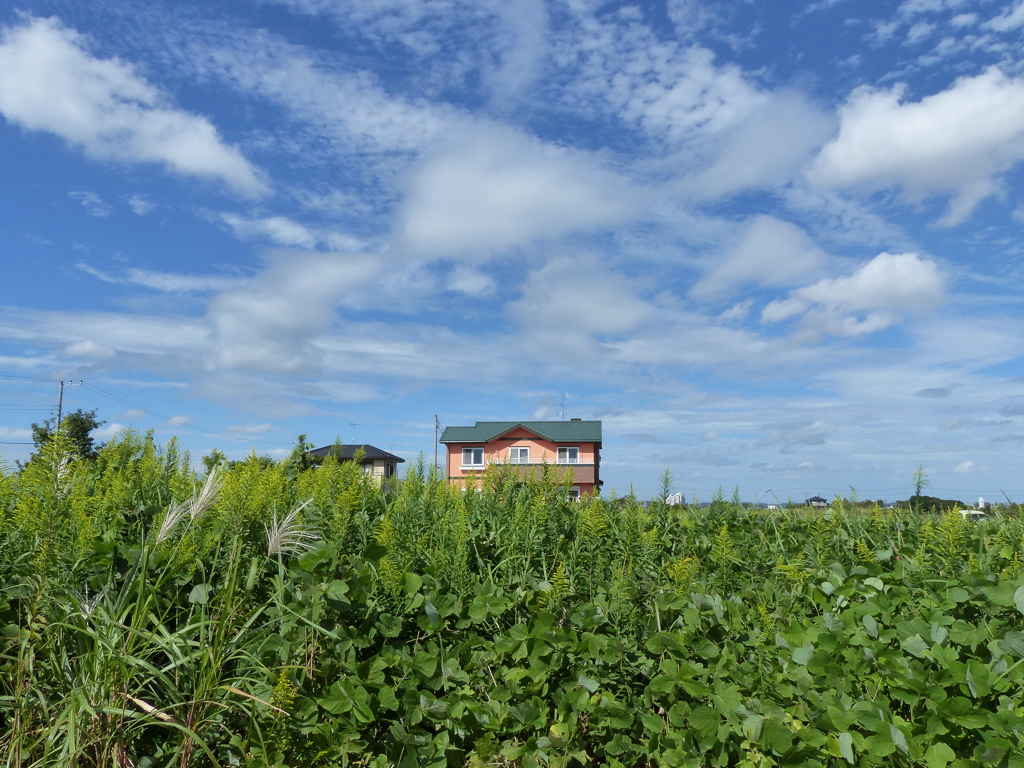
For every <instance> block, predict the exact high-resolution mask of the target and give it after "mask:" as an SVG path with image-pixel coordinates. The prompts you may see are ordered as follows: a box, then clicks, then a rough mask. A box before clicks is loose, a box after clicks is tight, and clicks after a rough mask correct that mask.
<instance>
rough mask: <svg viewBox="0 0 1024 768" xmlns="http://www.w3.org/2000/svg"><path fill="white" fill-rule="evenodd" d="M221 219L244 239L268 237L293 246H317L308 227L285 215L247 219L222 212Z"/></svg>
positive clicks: (281, 243) (273, 240)
mask: <svg viewBox="0 0 1024 768" xmlns="http://www.w3.org/2000/svg"><path fill="white" fill-rule="evenodd" d="M220 219H221V221H223V222H224V223H225V224H227V225H228V226H229V227H231V229H232V230H233V231H234V233H235V235H236V236H237V237H240V238H242V239H266V240H270V241H271V242H272V243H275V244H277V245H283V246H286V247H291V248H310V249H311V248H315V247H316V245H317V238H316V236H315V235H313V234H312V233H311V232H310V231H309V230H308V229H306V228H305V227H304V226H302V225H301V224H299V223H298V222H295V221H292V220H291V219H289V218H287V217H285V216H268V217H266V218H262V219H245V218H243V217H241V216H236V215H235V214H233V213H222V214H221V215H220Z"/></svg>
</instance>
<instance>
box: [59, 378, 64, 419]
mask: <svg viewBox="0 0 1024 768" xmlns="http://www.w3.org/2000/svg"><path fill="white" fill-rule="evenodd" d="M63 408H64V380H63V379H61V382H60V391H59V392H58V393H57V429H60V416H61V411H62V409H63Z"/></svg>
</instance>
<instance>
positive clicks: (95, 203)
mask: <svg viewBox="0 0 1024 768" xmlns="http://www.w3.org/2000/svg"><path fill="white" fill-rule="evenodd" d="M68 197H70V198H71V199H72V200H77V201H78V202H79V203H81V204H82V207H83V208H85V210H86V211H88V212H89V215H90V216H96V217H99V218H103V217H106V216H109V215H110V214H112V213H113V212H114V209H113V208H112V207H111V206H110V205H108V204H107V203H105V202H104V201H103V198H102V197H100V196H99V195H98V194H97V193H96V192H85V191H80V190H75V191H72V192H68Z"/></svg>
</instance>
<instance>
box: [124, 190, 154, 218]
mask: <svg viewBox="0 0 1024 768" xmlns="http://www.w3.org/2000/svg"><path fill="white" fill-rule="evenodd" d="M128 205H129V206H130V207H131V209H132V213H134V214H136V215H137V216H145V215H147V214H150V213H152V212H153V211H155V210H156V203H154V202H153V201H152V200H150V199H149V198H148V197H146V196H145V195H132V196H131V197H129V198H128Z"/></svg>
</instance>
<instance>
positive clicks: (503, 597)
mask: <svg viewBox="0 0 1024 768" xmlns="http://www.w3.org/2000/svg"><path fill="white" fill-rule="evenodd" d="M291 470H292V467H290V466H289V465H287V464H280V465H273V464H270V465H268V464H267V463H266V462H263V461H261V460H259V459H258V458H257V457H255V456H253V457H250V459H249V460H247V461H243V462H241V463H239V464H236V465H233V466H231V467H217V468H214V469H213V470H211V471H210V472H209V473H208V474H207V475H206V476H199V475H197V474H196V473H195V471H194V470H193V469H192V468H191V462H190V457H189V456H188V455H187V454H185V453H183V452H181V451H179V450H178V448H177V445H176V444H175V443H174V442H172V443H170V444H169V445H167V446H164V447H159V446H157V445H156V444H155V443H154V441H153V440H152V436H151V435H139V434H134V433H128V434H126V435H124V436H123V437H121V438H120V439H118V440H116V441H113V442H111V443H109V444H108V445H106V446H105V447H104V448H103V450H102V451H101V452H100V454H99V457H98V458H97V459H96V460H95V461H92V462H79V461H76V460H74V459H73V458H72V452H71V448H70V446H69V445H68V444H67V443H66V442H64V441H62V440H61V439H60V438H59V437H58V439H55V440H54V441H52V442H51V443H50V444H48V445H47V446H46V447H45V448H44V449H43V450H42V452H41V454H40V456H39V457H38V458H37V459H35V460H33V461H32V462H31V463H30V464H29V465H28V466H27V467H26V468H25V469H24V470H23V471H21V472H18V473H15V472H13V471H11V470H10V469H4V470H3V472H2V473H0V552H2V553H3V554H2V556H0V590H2V591H0V627H2V629H3V636H2V638H0V755H2V756H3V760H4V764H5V765H7V766H19V768H20V767H21V766H111V765H117V766H127V765H138V766H142V765H177V766H181V768H186V767H187V766H189V765H211V764H218V765H220V764H228V763H238V762H245V761H255V762H253V763H252V764H263V765H270V764H286V763H287V761H288V760H293V761H294V760H296V759H299V756H304V757H302V759H303V760H306V761H312V762H311V764H323V765H343V764H381V765H383V764H385V763H380V762H378V763H373V760H376V759H377V757H379V756H381V755H387V758H386V760H389V761H393V762H397V763H401V762H402V761H406V764H412V763H409V762H408V761H409V760H411V759H413V758H410V757H409V756H410V755H414V754H419V755H420V756H421V757H422V755H423V754H426V751H429V750H428V746H429V745H434V746H432V747H429V749H435V750H440V752H436V753H431V754H435V757H434V758H433V759H435V761H436V760H448V761H455V763H456V764H457V763H458V761H459V760H460V759H462V758H457V757H453V755H456V754H462V755H464V756H468V754H469V753H468V752H465V750H467V749H469V747H466V746H461V747H459V749H462V750H464V751H463V752H458V751H457V750H456V751H452V750H455V747H454V746H452V745H453V744H454V742H453V741H452V739H455V740H460V739H461V740H462V742H464V744H471V743H475V741H474V739H477V738H481V739H483V738H484V736H485V735H486V734H487V733H492V732H491V731H490V730H488V729H489V728H491V725H488V723H490V724H492V725H494V723H497V722H499V721H500V722H506V721H505V720H501V719H500V718H499V719H498V720H495V718H497V717H498V714H497V713H498V712H499V709H500V707H499V706H498V703H496V702H500V701H501V699H490V698H489V697H490V695H491V694H490V692H491V691H492V690H493V691H497V692H498V693H497V694H496V695H498V696H505V695H506V694H505V693H502V691H506V690H507V691H512V692H514V691H517V690H520V689H521V687H522V686H523V685H526V683H525V682H524V681H523V679H522V677H521V675H520V673H519V672H515V673H513V672H508V674H510V675H513V677H514V678H515V680H514V681H513V680H505V681H502V680H499V679H498V677H497V676H496V672H495V670H496V669H497V668H498V667H499V666H500V665H499V657H500V655H501V654H502V653H505V652H506V650H501V649H503V648H505V645H502V643H508V644H509V645H508V648H507V652H508V653H518V652H519V651H516V650H515V649H516V648H518V647H519V646H517V645H515V643H516V642H520V641H519V640H514V638H515V637H518V635H515V633H514V632H513V635H511V636H510V637H513V639H509V640H502V641H501V643H498V645H497V646H496V647H495V648H492V649H488V648H487V647H485V646H483V645H481V644H480V643H481V642H482V641H480V640H473V641H472V642H469V641H464V640H463V639H462V635H460V634H459V633H461V632H463V631H468V630H469V629H473V631H481V632H482V631H484V630H486V633H489V634H490V635H491V636H492V637H494V638H498V637H504V636H505V635H504V634H503V633H507V632H512V628H514V627H516V626H519V625H521V624H522V623H523V622H530V621H535V620H536V617H537V616H538V615H542V614H543V615H550V617H551V621H553V622H556V623H557V625H558V626H561V625H562V624H564V623H566V622H568V623H570V624H571V623H573V622H576V623H577V624H578V626H579V630H578V631H579V632H580V633H582V634H581V635H580V637H581V638H583V639H578V642H579V643H581V644H582V645H581V646H580V647H585V648H586V649H587V650H586V653H587V654H591V653H593V654H597V656H598V657H600V658H604V656H602V654H604V655H605V656H607V658H609V659H611V658H615V653H619V652H618V651H615V653H613V650H614V647H615V646H613V645H608V643H610V642H611V641H610V640H609V639H608V637H611V636H612V635H614V637H616V638H618V639H617V640H615V642H617V643H620V644H621V643H627V644H628V643H634V642H635V643H639V645H638V646H637V647H638V648H643V647H645V646H644V643H646V642H647V639H646V638H649V637H651V636H652V635H654V634H656V633H659V632H664V631H668V630H670V629H673V628H675V629H680V628H682V627H688V629H687V631H694V632H697V631H700V632H706V633H710V634H709V635H708V636H709V637H715V636H716V635H715V633H716V632H717V633H720V632H722V631H723V630H722V627H723V626H725V625H730V624H731V625H739V624H744V625H749V627H751V628H754V629H757V631H758V632H760V633H762V634H763V635H764V636H765V637H769V636H771V633H774V632H775V631H777V630H779V629H780V628H782V627H786V626H789V625H791V623H792V622H794V621H796V622H799V621H807V620H809V618H808V617H813V616H817V615H820V614H821V613H822V612H823V611H824V609H823V608H822V607H821V605H822V603H821V600H822V599H824V598H823V597H821V593H820V591H816V590H817V589H818V587H817V586H816V585H819V584H820V583H821V582H823V581H825V580H828V579H829V578H832V574H833V573H834V571H833V570H832V569H833V568H834V566H835V564H840V566H841V568H842V570H843V573H850V572H852V570H853V569H855V568H858V567H860V568H869V569H874V570H875V571H879V569H891V570H892V572H893V573H898V574H900V578H904V575H905V574H912V578H911V577H910V576H907V578H909V579H911V580H910V581H908V583H910V584H911V585H912V586H911V588H912V589H913V590H917V591H918V592H920V594H922V595H925V594H927V593H929V590H930V589H932V588H931V587H929V586H928V585H929V584H930V583H931V582H932V581H934V580H935V579H944V578H958V579H959V578H961V577H963V578H967V576H968V575H969V574H988V575H987V576H980V575H979V576H977V577H976V578H986V579H989V581H988V582H986V583H987V584H992V583H995V581H993V580H998V579H999V578H1016V577H1017V576H1018V574H1019V573H1020V571H1021V568H1022V561H1024V555H1022V552H1024V526H1022V525H1021V523H1020V521H1018V520H1016V519H1010V520H1003V521H999V522H989V523H972V522H967V521H964V520H963V519H962V518H960V516H959V515H949V516H946V517H944V518H935V517H932V516H927V515H917V514H913V513H901V512H895V511H891V510H881V509H877V508H876V509H874V510H869V511H867V512H865V511H861V510H855V509H853V508H850V507H849V506H848V505H845V504H843V503H842V501H841V500H839V501H837V502H836V503H835V504H834V505H833V506H832V508H831V509H829V510H826V511H825V512H823V513H822V512H810V511H808V510H778V511H771V512H768V511H760V510H748V509H744V508H743V507H742V506H740V505H738V504H736V503H730V502H726V501H725V500H724V499H722V498H716V500H715V501H714V502H713V503H712V504H711V505H710V506H709V507H707V508H698V507H681V506H668V505H666V504H665V503H663V501H655V502H653V503H651V504H649V505H642V504H640V503H639V502H638V500H636V499H635V498H632V497H626V498H624V499H598V498H589V499H584V500H582V501H579V502H574V501H572V500H570V499H568V497H567V486H566V481H565V479H564V478H561V477H557V476H554V475H550V476H545V477H540V478H537V479H531V480H527V481H525V482H522V481H520V479H519V478H518V476H516V475H515V474H514V471H513V468H510V467H502V466H499V465H494V466H491V467H489V468H488V470H487V472H486V473H485V474H484V475H483V476H482V477H481V478H479V479H478V481H477V483H476V485H475V486H474V487H470V488H464V487H459V486H455V485H449V484H448V483H446V482H445V481H444V480H443V479H442V478H441V477H439V476H438V475H437V474H436V473H432V472H429V471H427V469H426V467H425V466H424V463H423V462H422V461H420V462H419V463H418V464H416V465H413V466H412V467H411V468H410V470H409V471H408V473H407V476H406V478H405V479H404V480H402V481H401V482H395V483H392V485H391V486H390V487H389V488H388V489H387V490H384V489H382V488H381V487H380V486H379V485H377V484H375V483H374V482H373V481H372V480H371V479H369V478H367V477H366V476H365V475H363V473H362V472H361V471H360V468H359V467H358V466H357V465H354V464H352V463H338V462H337V461H335V460H334V459H333V458H328V459H327V460H326V461H325V462H324V464H323V465H322V466H321V467H319V468H316V469H311V470H307V471H304V472H299V473H295V472H293V471H291ZM879 572H881V571H879ZM816 601H817V602H816ZM730 617H732V618H730ZM598 627H604V629H600V631H599V630H598ZM515 631H516V632H518V631H519V630H515ZM523 631H526V630H523ZM574 631H576V630H574ZM595 633H596V634H595ZM600 633H605V634H600ZM607 633H612V634H611V635H608V634H607ZM606 635H607V636H606ZM588 638H589V639H588ZM602 638H604V639H602ZM521 641H522V642H523V643H524V645H523V646H522V647H523V650H522V653H523V654H524V655H523V657H522V658H523V659H524V661H523V663H524V664H526V663H527V662H526V661H525V659H526V658H527V656H528V655H529V654H532V653H534V652H535V651H536V646H538V644H540V641H539V640H531V641H529V643H528V642H527V638H526V637H525V636H523V637H522V638H521ZM530 643H532V645H530ZM588 644H589V645H588ZM410 649H412V650H410ZM545 653H547V654H549V655H548V656H544V657H543V658H544V664H549V663H550V664H551V665H554V666H557V664H569V663H570V662H569V661H566V660H565V659H567V658H569V657H568V656H567V657H565V658H563V660H562V661H556V660H555V657H554V656H551V655H550V654H552V653H554V651H553V650H551V649H549V650H548V651H545ZM559 653H565V652H563V651H559ZM758 653H762V651H758ZM495 654H497V655H495ZM570 655H571V654H570ZM530 658H533V657H530ZM537 658H541V657H537ZM762 662H763V663H764V664H767V665H768V666H770V665H771V664H772V663H774V662H773V661H771V659H769V658H768V657H767V656H766V657H764V659H762ZM531 663H532V664H533V665H534V666H532V667H529V668H530V669H532V670H533V671H532V672H530V673H529V674H532V675H537V676H541V677H542V676H543V675H542V672H541V671H540V668H539V667H538V666H537V664H539V663H540V662H537V661H536V660H535V661H534V662H531ZM609 663H611V662H609ZM615 663H616V664H620V665H621V664H625V661H621V660H620V661H619V662H615ZM622 668H623V670H625V669H626V667H622ZM764 669H768V667H765V668H764ZM648 673H649V672H644V673H642V674H641V679H643V674H648ZM574 674H575V673H574ZM578 674H583V673H582V672H579V673H578ZM588 674H589V673H588ZM595 674H596V673H595ZM623 674H625V672H623ZM630 674H632V673H630ZM758 674H759V675H761V676H760V677H759V678H758V679H759V680H760V682H758V683H757V686H759V687H756V691H755V692H760V693H764V692H765V691H769V690H770V689H772V686H773V685H774V683H772V682H771V674H769V673H768V672H763V674H762V673H761V672H759V673H758ZM634 677H635V676H634ZM539 679H540V677H538V680H539ZM574 679H575V678H574ZM581 679H587V680H588V679H590V678H587V677H586V675H584V678H581ZM417 681H418V682H417ZM481 681H490V682H487V683H486V685H485V684H484V682H481ZM413 683H415V685H417V686H419V688H417V689H416V690H419V691H420V693H417V694H416V695H415V696H413V694H412V693H408V691H411V690H413V688H411V687H405V688H403V686H412V685H413ZM621 684H622V685H623V686H625V687H626V688H625V689H631V688H630V687H631V686H632V687H634V688H635V686H636V685H638V683H637V682H636V679H634V678H630V677H629V675H626V676H625V677H623V678H622V683H621ZM537 685H538V686H539V687H537V689H536V690H537V691H540V690H541V688H542V687H543V686H541V685H540V683H538V684H537ZM545 685H555V683H554V682H550V683H545ZM585 685H590V683H585ZM577 687H578V686H577ZM403 690H405V691H407V693H406V694H404V695H407V696H408V697H411V698H409V699H408V701H406V700H405V699H401V698H400V697H399V695H398V694H399V693H401V691H403ZM524 690H526V689H524ZM530 690H532V689H530ZM638 690H639V689H638ZM513 695H518V694H514V693H508V696H513ZM531 695H534V694H530V695H526V694H523V696H524V698H523V699H522V702H521V703H520V704H516V705H515V706H516V707H519V709H513V710H509V708H508V706H506V707H505V709H500V711H501V712H504V713H505V714H503V715H502V717H504V718H506V720H507V718H509V717H511V718H513V720H515V718H520V720H521V723H520V725H521V726H522V727H526V726H525V725H523V723H526V722H527V721H528V719H529V717H531V716H532V715H530V713H531V712H532V710H531V709H530V708H529V707H534V708H538V707H541V699H540V698H537V699H536V700H534V699H533V698H530V696H531ZM536 695H538V696H539V694H536ZM560 695H561V694H560ZM566 695H568V694H566ZM575 695H576V694H573V696H575ZM637 695H643V694H642V691H640V693H638V694H637ZM442 696H443V697H444V699H445V701H447V702H448V703H446V704H444V707H441V705H435V704H433V703H432V702H436V701H437V700H439V698H440V697H442ZM573 700H575V699H573ZM458 702H462V703H458ZM488 702H489V703H488ZM531 702H532V703H531ZM527 704H529V707H528V706H527ZM509 706H511V705H509ZM581 706H582V705H581ZM588 706H589V705H588ZM432 707H433V709H432ZM442 709H443V712H442ZM510 711H511V712H513V714H512V715H510V714H508V712H510ZM399 713H406V714H402V715H401V716H400V717H399ZM409 713H412V714H409ZM467 713H473V714H472V717H470V714H467ZM488 713H490V714H488ZM389 718H391V719H389ZM395 718H397V719H395ZM467 718H468V719H467ZM426 722H430V723H433V725H432V726H431V728H429V729H427V731H423V724H424V723H426ZM509 722H512V721H509ZM494 727H495V728H497V727H498V726H497V725H494ZM502 727H504V726H502ZM517 727H518V726H517ZM537 727H540V726H537ZM544 727H547V726H546V725H545V726H544ZM421 731H423V733H425V734H426V735H423V734H421V735H419V736H416V735H415V734H416V733H420V732H421ZM442 732H443V733H445V734H447V735H446V736H445V737H444V738H445V739H447V740H448V741H443V740H441V737H440V736H439V735H438V734H440V733H442ZM460 734H461V735H460ZM487 738H491V737H490V736H488V737H487ZM581 738H582V736H581ZM403 739H407V741H403ZM423 739H426V741H423ZM442 742H443V743H442ZM488 743H489V742H487V741H486V740H484V741H482V742H481V746H480V750H482V751H481V752H480V753H479V754H484V753H486V749H487V747H486V745H487V744H488ZM396 745H397V746H396ZM402 745H405V746H402ZM445 745H447V746H445ZM314 746H315V748H314ZM425 750H426V751H425ZM446 750H447V751H446ZM446 754H447V755H448V757H445V755H446ZM507 754H512V753H511V752H509V753H507ZM437 755H440V757H437ZM416 759H419V758H416ZM424 759H425V758H424ZM466 759H468V757H466ZM509 759H511V758H509ZM260 761H262V762H260ZM275 761H277V763H275ZM281 761H284V762H281ZM292 764H294V763H292ZM437 764H444V763H443V762H442V763H437Z"/></svg>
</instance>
